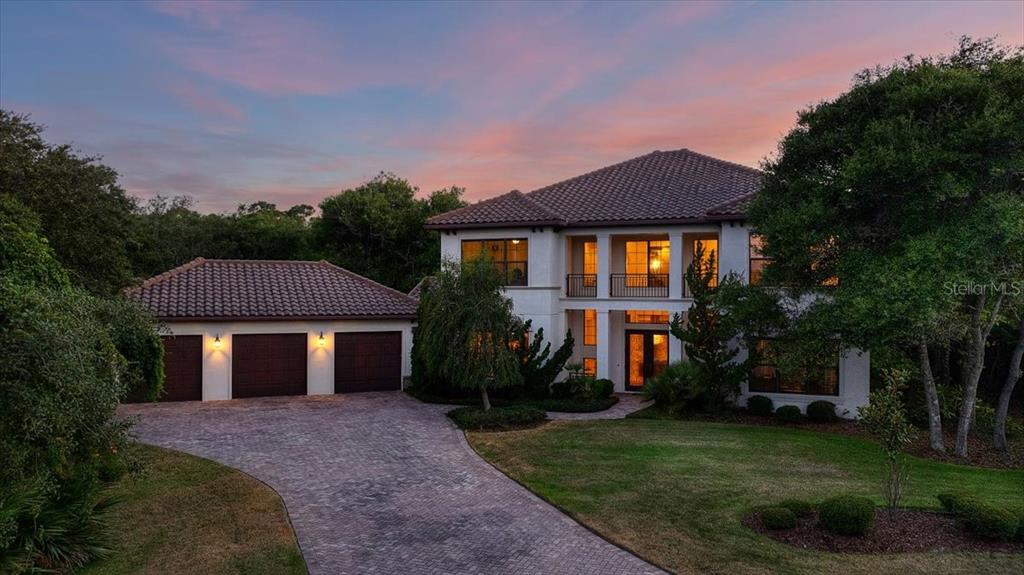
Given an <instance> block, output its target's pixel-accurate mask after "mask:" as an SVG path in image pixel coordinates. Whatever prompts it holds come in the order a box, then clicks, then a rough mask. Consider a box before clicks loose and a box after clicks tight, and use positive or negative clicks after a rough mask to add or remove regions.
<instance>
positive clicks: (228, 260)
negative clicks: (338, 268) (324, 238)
mask: <svg viewBox="0 0 1024 575" xmlns="http://www.w3.org/2000/svg"><path fill="white" fill-rule="evenodd" d="M322 261H324V260H319V261H317V260H258V259H247V258H214V259H208V260H206V262H208V263H218V264H223V263H239V262H245V263H256V264H318V263H320V262H322Z"/></svg>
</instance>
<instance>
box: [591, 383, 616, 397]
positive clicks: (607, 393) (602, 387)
mask: <svg viewBox="0 0 1024 575" xmlns="http://www.w3.org/2000/svg"><path fill="white" fill-rule="evenodd" d="M614 393H615V383H613V382H612V380H610V379H604V378H602V379H595V380H594V397H595V398H597V399H604V398H606V397H611V396H612V394H614Z"/></svg>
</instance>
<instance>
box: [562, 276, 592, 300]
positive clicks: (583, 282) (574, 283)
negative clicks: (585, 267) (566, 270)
mask: <svg viewBox="0 0 1024 575" xmlns="http://www.w3.org/2000/svg"><path fill="white" fill-rule="evenodd" d="M565 295H566V296H568V297H597V275H596V274H568V275H566V276H565Z"/></svg>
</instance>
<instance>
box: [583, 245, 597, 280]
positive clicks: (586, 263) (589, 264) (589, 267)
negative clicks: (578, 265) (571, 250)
mask: <svg viewBox="0 0 1024 575" xmlns="http://www.w3.org/2000/svg"><path fill="white" fill-rule="evenodd" d="M583 273H585V274H597V242H583Z"/></svg>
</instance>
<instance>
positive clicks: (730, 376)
mask: <svg viewBox="0 0 1024 575" xmlns="http://www.w3.org/2000/svg"><path fill="white" fill-rule="evenodd" d="M714 261H715V253H714V251H712V252H710V253H707V254H706V253H705V252H704V247H703V244H697V251H696V253H694V256H693V262H691V263H690V266H689V267H688V268H687V269H686V276H685V278H686V285H687V286H688V287H689V289H690V294H691V297H692V298H693V305H692V306H690V309H689V310H688V311H687V312H686V316H685V321H684V318H683V315H681V314H678V313H677V314H675V315H674V316H673V317H672V323H671V326H670V329H671V331H672V335H674V336H675V337H677V338H679V339H680V340H682V342H683V348H684V350H685V353H686V357H687V360H688V361H689V362H690V363H692V364H693V365H694V367H695V370H694V378H695V380H696V386H697V387H698V388H699V389H701V390H702V393H701V397H700V399H701V400H702V403H703V405H701V406H700V408H702V409H705V410H707V411H710V412H719V411H721V410H723V409H725V407H726V406H729V405H732V402H733V400H734V399H735V398H736V396H737V395H739V392H740V384H741V383H742V382H743V381H744V380H745V379H746V378H747V375H748V374H749V373H750V363H749V362H735V361H734V359H735V358H736V355H737V354H738V353H739V351H740V350H739V348H737V347H736V346H734V345H733V344H732V342H733V340H735V339H736V337H737V336H739V335H740V330H739V326H737V325H735V324H733V323H731V322H728V321H724V320H723V319H722V316H723V309H722V306H721V304H720V302H719V301H718V299H717V298H716V296H715V290H716V288H715V287H714V285H715V281H716V279H717V278H716V276H715V274H716V273H717V270H716V266H714V265H712V264H711V263H710V262H714ZM723 283H738V280H737V279H736V278H735V277H732V276H730V277H729V278H726V280H724V282H723Z"/></svg>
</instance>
